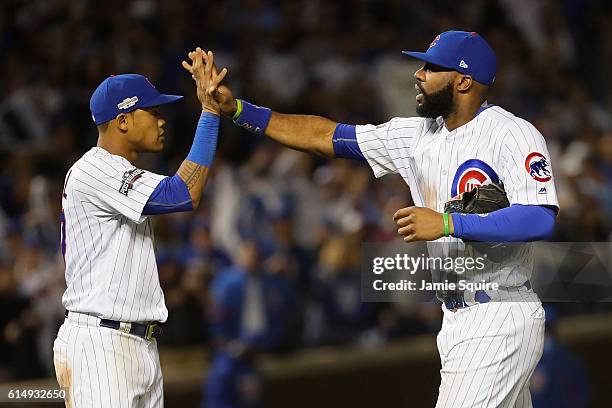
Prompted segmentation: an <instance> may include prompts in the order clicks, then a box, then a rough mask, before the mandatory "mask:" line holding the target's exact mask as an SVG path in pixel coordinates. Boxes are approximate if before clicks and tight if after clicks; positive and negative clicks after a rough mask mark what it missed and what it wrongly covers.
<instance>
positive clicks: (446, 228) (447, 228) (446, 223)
mask: <svg viewBox="0 0 612 408" xmlns="http://www.w3.org/2000/svg"><path fill="white" fill-rule="evenodd" d="M442 220H444V236H445V237H449V236H450V225H449V221H448V213H442Z"/></svg>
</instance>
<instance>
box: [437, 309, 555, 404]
mask: <svg viewBox="0 0 612 408" xmlns="http://www.w3.org/2000/svg"><path fill="white" fill-rule="evenodd" d="M442 309H443V310H444V319H443V322H442V330H440V333H439V334H438V338H437V343H438V351H439V352H440V360H441V362H442V369H441V370H440V374H441V382H440V389H439V394H438V402H437V404H436V408H447V407H448V408H468V407H470V408H475V407H478V408H480V407H482V408H484V407H486V408H489V407H499V408H528V407H531V406H532V405H531V395H530V393H529V380H530V378H531V375H532V374H533V371H534V369H535V367H536V365H537V363H538V361H539V360H540V357H542V351H543V347H544V309H543V308H542V305H541V304H540V303H539V302H490V303H485V304H477V305H474V306H470V307H467V308H464V309H459V310H457V311H456V312H452V311H450V310H447V309H446V308H445V307H444V306H442Z"/></svg>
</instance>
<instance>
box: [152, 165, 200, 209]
mask: <svg viewBox="0 0 612 408" xmlns="http://www.w3.org/2000/svg"><path fill="white" fill-rule="evenodd" d="M191 210H193V203H192V202H191V195H190V194H189V189H188V188H187V185H186V184H185V182H184V181H183V179H182V178H180V177H179V176H178V175H176V174H175V175H174V176H172V177H166V178H165V179H163V180H162V181H160V182H159V184H158V185H157V187H155V190H153V192H152V193H151V196H150V197H149V200H148V201H147V203H146V204H145V207H144V209H143V210H142V214H143V215H155V214H168V213H173V212H181V211H191Z"/></svg>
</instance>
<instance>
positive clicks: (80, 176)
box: [53, 48, 227, 407]
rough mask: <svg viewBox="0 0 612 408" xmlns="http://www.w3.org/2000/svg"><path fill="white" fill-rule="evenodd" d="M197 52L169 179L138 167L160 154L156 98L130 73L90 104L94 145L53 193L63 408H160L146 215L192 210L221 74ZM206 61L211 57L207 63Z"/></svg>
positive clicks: (157, 293)
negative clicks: (62, 312)
mask: <svg viewBox="0 0 612 408" xmlns="http://www.w3.org/2000/svg"><path fill="white" fill-rule="evenodd" d="M202 54H203V52H202V50H201V49H199V48H198V49H197V50H196V51H194V52H191V53H189V57H190V59H191V64H189V63H187V62H184V61H183V66H184V68H185V69H186V70H187V71H189V72H190V73H191V74H192V77H193V78H194V80H195V82H196V88H197V95H198V99H199V100H200V102H201V104H202V114H201V116H200V119H199V122H198V126H197V130H196V133H195V137H194V140H193V145H192V147H191V150H190V152H189V154H188V155H187V158H186V159H185V160H184V161H183V163H182V164H181V166H180V167H179V169H178V171H177V173H176V174H175V175H174V176H172V177H167V176H162V175H159V174H155V173H152V172H150V171H147V170H143V169H139V168H137V167H136V166H135V165H134V164H133V163H134V162H135V161H136V160H137V159H138V155H139V154H140V153H141V152H159V151H161V150H162V149H163V147H164V124H165V121H164V119H163V118H162V116H161V114H160V108H159V106H160V105H164V104H167V103H171V102H174V101H177V100H178V99H180V98H182V96H176V95H164V94H161V93H159V91H158V90H157V89H156V88H155V87H154V86H153V85H152V84H151V83H150V82H149V80H148V79H147V78H146V77H144V76H142V75H136V74H125V75H117V76H111V77H109V78H107V79H105V80H104V81H103V82H102V83H101V84H100V85H99V86H98V88H97V89H96V90H95V91H94V93H93V95H92V96H91V101H90V109H91V114H92V118H93V121H94V123H95V124H96V125H97V127H98V132H99V138H98V144H97V146H95V147H93V148H92V149H91V150H89V151H88V152H87V153H85V154H84V155H83V156H82V157H81V158H80V159H79V160H78V161H77V162H76V163H74V165H73V166H72V167H71V168H70V170H69V171H68V173H67V175H66V178H65V183H64V189H63V194H62V215H61V217H62V218H61V238H62V239H61V247H62V253H63V255H64V260H65V264H66V284H67V289H66V291H65V293H64V295H63V297H62V302H63V304H64V306H65V308H66V320H65V321H64V323H63V324H62V326H61V327H60V329H59V332H58V334H57V338H56V339H55V343H54V347H53V350H54V363H55V371H56V376H57V380H58V382H59V385H60V387H62V388H65V389H66V391H67V397H66V406H68V407H162V406H163V386H162V372H161V367H160V363H159V355H158V351H157V342H156V339H155V338H156V337H157V336H158V335H159V334H160V333H161V330H160V324H161V323H163V322H165V321H166V319H167V317H168V310H167V309H166V306H165V303H164V294H163V292H162V290H161V287H160V284H159V277H158V274H157V265H156V262H155V249H154V239H153V229H152V223H151V219H150V218H149V215H154V214H164V213H171V212H178V211H191V210H193V209H195V208H197V207H198V205H199V201H200V197H201V194H202V190H203V188H204V185H205V183H206V179H207V177H208V169H209V168H210V166H211V164H212V161H213V157H214V153H215V148H216V143H217V133H218V125H219V107H218V104H217V103H216V102H215V101H214V99H213V98H212V96H210V94H207V93H206V89H207V88H208V87H210V86H211V85H215V84H217V83H218V82H219V81H221V80H222V79H223V77H224V76H225V75H226V73H227V70H223V71H222V72H221V73H220V74H219V75H216V74H215V75H212V74H211V72H210V67H209V68H206V69H205V68H204V65H203V60H202V58H203V57H202ZM207 58H208V59H209V60H211V61H212V60H213V55H212V53H209V54H208V55H207Z"/></svg>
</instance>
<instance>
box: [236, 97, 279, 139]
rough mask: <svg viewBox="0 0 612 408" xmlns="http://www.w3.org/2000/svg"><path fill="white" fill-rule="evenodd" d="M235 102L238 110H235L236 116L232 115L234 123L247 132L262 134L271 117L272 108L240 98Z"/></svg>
mask: <svg viewBox="0 0 612 408" xmlns="http://www.w3.org/2000/svg"><path fill="white" fill-rule="evenodd" d="M237 103H238V111H237V112H236V113H237V115H236V116H237V117H234V123H235V124H237V125H238V126H240V127H243V128H244V129H246V130H248V131H249V132H253V133H256V134H258V135H263V134H264V133H265V131H266V128H267V127H268V123H269V122H270V118H271V117H272V110H271V109H269V108H262V107H261V106H257V105H253V104H252V103H248V102H246V101H243V100H240V99H238V101H237Z"/></svg>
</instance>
